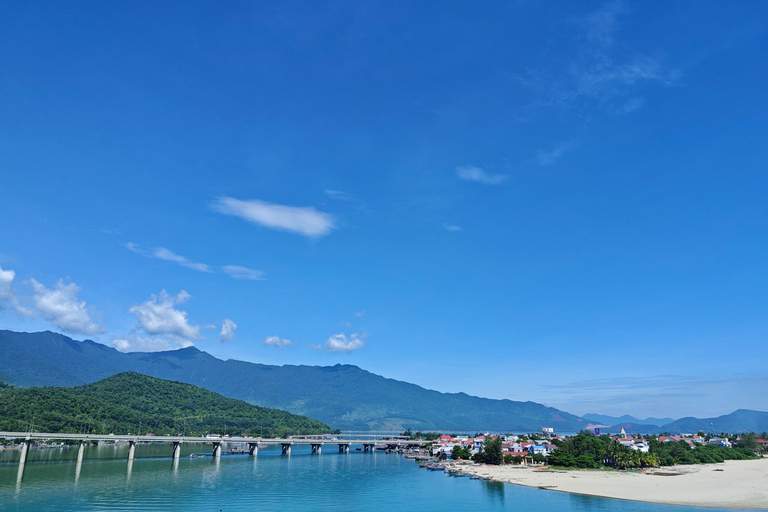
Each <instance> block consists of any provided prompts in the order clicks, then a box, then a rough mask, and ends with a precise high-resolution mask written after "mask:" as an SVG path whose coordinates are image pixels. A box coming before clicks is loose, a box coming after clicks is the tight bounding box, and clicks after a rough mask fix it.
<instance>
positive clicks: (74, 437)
mask: <svg viewBox="0 0 768 512" xmlns="http://www.w3.org/2000/svg"><path fill="white" fill-rule="evenodd" d="M360 437H363V436H360ZM0 438H5V439H29V440H60V441H121V442H133V443H137V442H149V443H216V444H237V443H254V444H259V445H292V444H309V445H313V444H314V445H325V444H338V445H345V446H349V445H353V444H365V445H371V444H374V445H376V444H378V445H387V446H397V447H407V446H424V445H426V444H427V442H426V441H423V440H405V439H381V438H368V439H334V438H308V437H295V438H294V437H288V438H284V439H275V438H265V437H199V436H148V435H144V436H136V435H122V434H120V435H119V434H114V435H113V434H106V435H105V434H64V433H52V432H0Z"/></svg>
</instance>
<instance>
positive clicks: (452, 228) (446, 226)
mask: <svg viewBox="0 0 768 512" xmlns="http://www.w3.org/2000/svg"><path fill="white" fill-rule="evenodd" d="M443 229H445V230H446V231H462V229H461V227H459V226H454V225H452V224H443Z"/></svg>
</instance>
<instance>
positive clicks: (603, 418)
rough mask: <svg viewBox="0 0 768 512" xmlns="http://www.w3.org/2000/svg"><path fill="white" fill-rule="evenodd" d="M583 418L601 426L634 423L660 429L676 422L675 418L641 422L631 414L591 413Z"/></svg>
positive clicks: (646, 419)
mask: <svg viewBox="0 0 768 512" xmlns="http://www.w3.org/2000/svg"><path fill="white" fill-rule="evenodd" d="M582 418H584V419H585V420H589V421H591V422H594V423H599V424H600V425H618V424H619V423H632V424H636V425H656V426H657V427H660V426H662V425H666V424H667V423H672V422H673V421H675V420H674V419H673V418H645V419H644V420H640V419H637V418H635V417H634V416H630V415H629V414H625V415H624V416H607V415H605V414H595V413H589V414H584V415H583V416H582Z"/></svg>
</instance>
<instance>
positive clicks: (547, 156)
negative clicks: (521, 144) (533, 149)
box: [536, 140, 576, 165]
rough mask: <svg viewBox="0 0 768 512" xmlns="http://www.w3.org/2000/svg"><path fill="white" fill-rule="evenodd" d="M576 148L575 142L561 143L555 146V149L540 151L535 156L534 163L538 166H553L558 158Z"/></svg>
mask: <svg viewBox="0 0 768 512" xmlns="http://www.w3.org/2000/svg"><path fill="white" fill-rule="evenodd" d="M575 147H576V142H575V141H572V140H569V141H566V142H561V143H560V144H557V145H556V146H555V147H553V148H552V149H549V150H546V151H544V150H541V151H539V153H538V154H537V155H536V162H537V163H538V164H539V165H553V164H555V163H557V161H558V160H560V158H561V157H562V156H563V155H564V154H565V153H567V152H568V151H570V150H572V149H573V148H575Z"/></svg>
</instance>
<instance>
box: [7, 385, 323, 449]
mask: <svg viewBox="0 0 768 512" xmlns="http://www.w3.org/2000/svg"><path fill="white" fill-rule="evenodd" d="M31 428H34V430H36V431H38V432H92V433H98V434H108V433H113V434H128V433H134V434H144V433H147V432H152V433H154V434H156V435H163V434H180V433H185V434H186V435H197V434H199V435H204V434H207V433H218V434H232V435H241V434H256V435H260V434H265V435H282V434H284V433H297V432H302V433H319V432H329V431H330V429H329V428H328V426H327V425H325V424H323V423H321V422H319V421H316V420H312V419H309V418H306V417H303V416H297V415H294V414H291V413H288V412H285V411H280V410H277V409H271V408H266V407H258V406H254V405H251V404H248V403H246V402H243V401H241V400H235V399H232V398H226V397H223V396H221V395H219V394H217V393H213V392H211V391H208V390H205V389H202V388H199V387H197V386H192V385H190V384H183V383H180V382H171V381H167V380H162V379H157V378H154V377H147V376H146V375H140V374H138V373H130V372H128V373H120V374H118V375H114V376H112V377H109V378H107V379H104V380H101V381H99V382H95V383H93V384H87V385H84V386H78V387H75V388H62V387H33V388H7V387H6V388H0V430H4V431H16V432H24V431H27V430H29V429H31Z"/></svg>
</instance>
